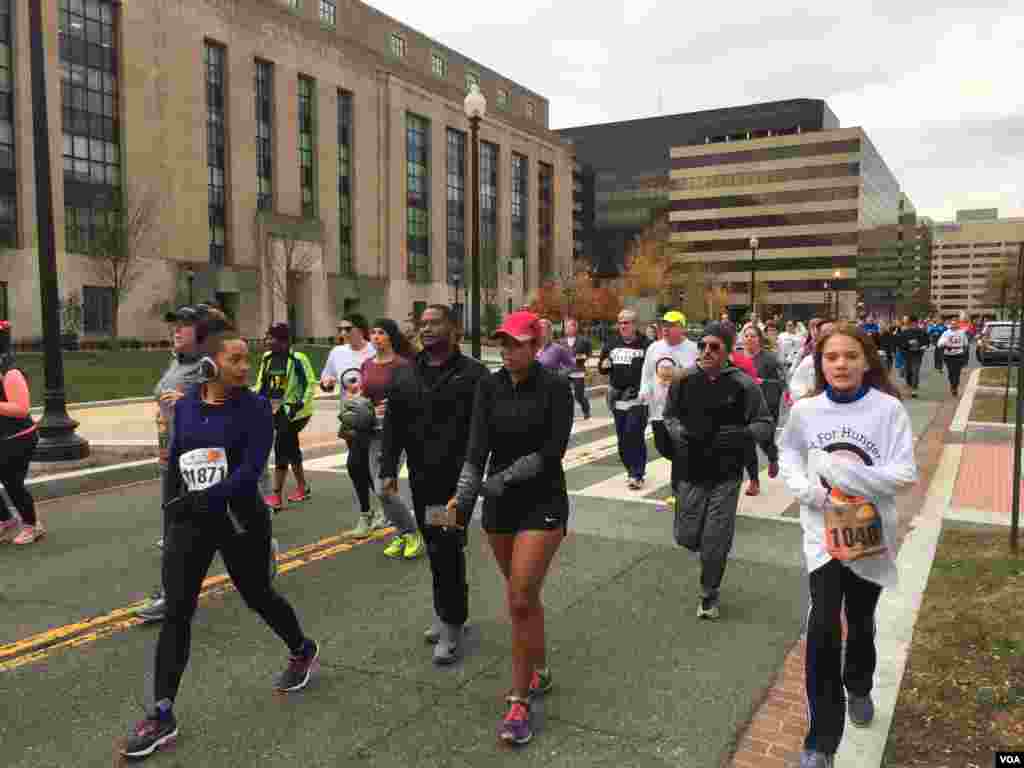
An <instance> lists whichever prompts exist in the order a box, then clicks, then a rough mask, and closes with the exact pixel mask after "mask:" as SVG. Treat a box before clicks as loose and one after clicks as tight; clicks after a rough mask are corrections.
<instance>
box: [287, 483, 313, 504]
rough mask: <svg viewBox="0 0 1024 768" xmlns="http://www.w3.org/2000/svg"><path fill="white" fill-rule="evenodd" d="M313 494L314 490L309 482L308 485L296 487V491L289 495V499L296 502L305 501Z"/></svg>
mask: <svg viewBox="0 0 1024 768" xmlns="http://www.w3.org/2000/svg"><path fill="white" fill-rule="evenodd" d="M312 495H313V490H312V489H311V488H310V487H309V485H308V484H307V485H306V486H304V487H302V486H300V487H299V488H296V489H295V493H293V494H292V495H291V496H289V497H288V501H292V502H295V503H296V504H298V503H299V502H300V501H305V500H306V499H308V498H309V497H310V496H312Z"/></svg>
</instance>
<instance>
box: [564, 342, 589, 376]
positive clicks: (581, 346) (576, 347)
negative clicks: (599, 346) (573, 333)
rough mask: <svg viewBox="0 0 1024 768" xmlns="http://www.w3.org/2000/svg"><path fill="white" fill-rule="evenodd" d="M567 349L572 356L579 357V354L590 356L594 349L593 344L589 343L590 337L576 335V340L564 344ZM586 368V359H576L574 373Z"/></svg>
mask: <svg viewBox="0 0 1024 768" xmlns="http://www.w3.org/2000/svg"><path fill="white" fill-rule="evenodd" d="M565 346H567V347H568V348H569V351H570V352H572V356H573V358H579V356H580V355H583V356H584V357H590V355H591V353H592V352H593V351H594V347H593V345H592V344H591V343H590V339H588V338H587V337H586V336H577V337H576V341H575V342H574V343H573V344H571V345H570V344H566V345H565ZM586 369H587V361H586V360H579V359H577V360H576V373H584V372H585V371H586Z"/></svg>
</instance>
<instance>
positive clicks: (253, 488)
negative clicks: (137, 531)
mask: <svg viewBox="0 0 1024 768" xmlns="http://www.w3.org/2000/svg"><path fill="white" fill-rule="evenodd" d="M200 391H201V387H200V386H194V387H191V388H190V389H189V390H188V392H186V394H185V396H184V397H183V398H181V399H180V400H179V401H178V402H177V403H175V404H174V435H173V437H172V440H171V445H170V452H169V455H168V471H169V472H170V473H171V474H170V482H171V489H172V497H173V496H177V495H179V494H181V493H184V492H185V490H186V488H185V484H184V482H183V480H182V477H181V466H180V460H181V456H182V454H184V453H186V452H188V451H191V450H194V449H196V448H223V449H224V451H225V453H226V454H227V461H228V474H227V477H226V478H224V479H223V480H221V481H220V482H218V483H217V484H216V485H214V486H212V487H211V488H210V489H209V491H208V497H209V508H210V516H211V518H214V517H220V516H222V515H223V514H224V513H225V511H226V510H227V508H228V505H230V507H231V510H232V512H234V514H235V516H236V517H237V518H238V519H239V520H240V521H241V523H242V525H243V526H244V525H245V521H246V520H247V519H251V516H252V515H254V514H255V515H263V514H266V508H265V506H264V504H263V499H262V496H261V495H260V491H259V486H258V481H259V477H260V475H261V474H262V472H263V467H264V466H266V463H267V457H268V456H269V455H270V446H271V444H272V442H273V439H274V426H273V416H272V414H271V411H270V402H269V401H268V400H267V399H266V398H265V397H261V396H260V395H257V394H255V393H254V392H251V391H250V390H248V389H245V388H242V389H237V390H235V392H234V394H232V396H231V397H229V398H228V400H227V402H226V403H225V404H224V405H219V406H211V405H207V404H206V403H204V402H203V401H202V398H201V396H200ZM246 527H247V526H246Z"/></svg>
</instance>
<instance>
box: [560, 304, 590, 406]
mask: <svg viewBox="0 0 1024 768" xmlns="http://www.w3.org/2000/svg"><path fill="white" fill-rule="evenodd" d="M577 331H578V326H577V324H576V320H575V319H574V318H571V317H570V318H569V319H568V320H566V321H565V346H567V347H568V348H569V351H570V352H572V356H573V359H574V360H575V361H576V369H575V370H574V371H573V372H572V373H570V374H569V381H570V382H571V383H572V394H573V397H574V398H576V402H577V403H579V404H580V408H582V409H583V419H584V421H585V420H587V419H589V418H590V400H588V399H587V393H586V386H585V382H586V370H587V358H589V357H590V353H591V352H592V351H593V347H592V346H591V344H590V339H588V338H587V337H586V336H578V335H577Z"/></svg>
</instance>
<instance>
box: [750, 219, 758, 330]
mask: <svg viewBox="0 0 1024 768" xmlns="http://www.w3.org/2000/svg"><path fill="white" fill-rule="evenodd" d="M756 282H757V238H756V237H751V238H750V314H751V315H754V314H757V311H756V307H755V306H754V298H755V297H754V284H755V283H756Z"/></svg>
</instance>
